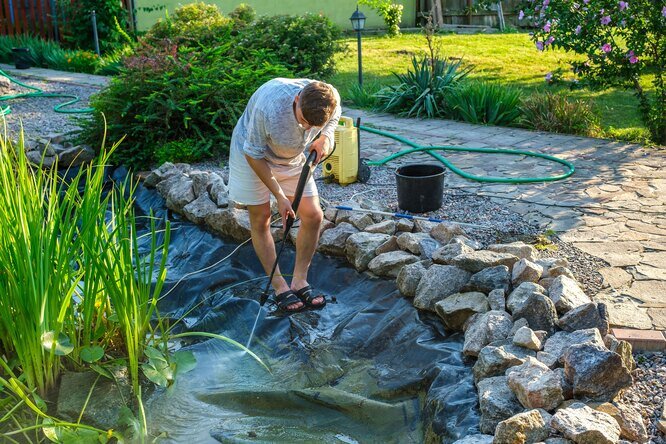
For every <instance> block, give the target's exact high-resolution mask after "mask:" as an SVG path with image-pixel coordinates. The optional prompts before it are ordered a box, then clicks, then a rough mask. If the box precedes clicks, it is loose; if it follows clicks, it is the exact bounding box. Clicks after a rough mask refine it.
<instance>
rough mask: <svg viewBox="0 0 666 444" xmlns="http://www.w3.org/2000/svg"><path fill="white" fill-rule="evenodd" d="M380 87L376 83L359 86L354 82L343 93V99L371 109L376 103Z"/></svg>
mask: <svg viewBox="0 0 666 444" xmlns="http://www.w3.org/2000/svg"><path fill="white" fill-rule="evenodd" d="M380 89H381V87H380V86H379V84H378V83H371V84H366V85H365V86H363V87H361V86H360V85H359V84H358V83H354V84H353V85H352V86H351V87H350V88H349V89H348V90H347V93H346V94H345V95H344V97H343V100H345V99H346V100H349V101H350V102H351V103H353V104H354V105H356V106H358V107H359V108H365V109H373V108H375V107H376V106H377V104H378V99H377V92H379V90H380Z"/></svg>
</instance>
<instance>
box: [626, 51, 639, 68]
mask: <svg viewBox="0 0 666 444" xmlns="http://www.w3.org/2000/svg"><path fill="white" fill-rule="evenodd" d="M627 57H628V58H629V63H631V64H632V65H635V64H636V63H638V57H636V54H634V51H629V53H628V54H627Z"/></svg>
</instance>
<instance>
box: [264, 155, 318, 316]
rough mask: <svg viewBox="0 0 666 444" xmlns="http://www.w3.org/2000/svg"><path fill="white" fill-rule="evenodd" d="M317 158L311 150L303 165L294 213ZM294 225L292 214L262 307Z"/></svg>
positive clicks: (294, 203) (293, 208)
mask: <svg viewBox="0 0 666 444" xmlns="http://www.w3.org/2000/svg"><path fill="white" fill-rule="evenodd" d="M316 158H317V152H316V151H315V150H311V151H310V154H309V155H308V159H307V160H306V161H305V165H303V169H302V170H301V175H300V177H299V178H298V185H297V186H296V192H295V194H294V201H293V202H292V203H291V208H292V210H294V214H296V213H297V212H298V206H299V205H300V203H301V197H303V189H304V188H305V184H306V183H307V182H308V179H309V178H310V175H311V174H312V172H313V171H314V169H315V167H316V166H317V164H316V163H315V159H316ZM293 225H294V218H293V217H291V216H289V217H287V223H286V224H285V229H284V234H283V235H282V244H281V245H280V250H278V253H277V256H276V257H275V262H274V263H273V269H272V270H271V274H270V276H269V278H268V282H266V288H265V289H264V292H263V293H262V294H261V299H260V301H259V303H260V304H261V306H262V307H263V306H264V304H265V303H266V301H267V300H268V296H269V295H270V290H271V282H273V276H274V275H275V270H276V269H277V266H278V261H279V260H280V255H281V254H282V250H283V249H284V245H285V244H286V243H287V236H288V235H289V230H291V227H292V226H293Z"/></svg>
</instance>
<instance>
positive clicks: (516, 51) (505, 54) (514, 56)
mask: <svg viewBox="0 0 666 444" xmlns="http://www.w3.org/2000/svg"><path fill="white" fill-rule="evenodd" d="M435 39H436V42H437V43H438V44H439V47H440V55H441V56H442V57H461V58H462V59H463V61H464V63H465V64H467V65H473V66H474V71H473V72H472V73H471V75H470V78H475V79H481V80H487V81H494V82H499V83H501V84H504V85H508V86H514V87H518V88H520V89H521V90H523V92H524V93H525V94H529V93H533V92H545V91H551V92H556V91H563V92H565V93H566V94H567V95H568V96H569V97H571V98H574V99H585V100H590V101H592V106H593V109H594V111H595V112H596V113H598V114H599V116H600V119H601V128H602V130H603V131H604V133H605V134H606V135H609V136H613V137H620V138H629V139H630V140H636V141H642V140H641V139H645V138H646V137H647V134H648V132H647V129H646V128H645V127H644V126H643V124H642V122H641V119H640V116H639V114H638V100H637V99H636V98H635V97H634V95H633V93H632V92H631V91H626V90H622V89H617V88H611V89H607V90H603V91H595V90H590V89H588V88H582V89H576V90H570V89H569V88H568V86H564V85H561V86H558V85H555V86H548V85H546V83H545V80H544V79H545V75H546V74H547V73H548V72H554V71H556V70H557V69H558V68H559V69H561V70H563V72H564V76H565V78H567V77H570V78H573V74H569V73H570V72H571V70H570V66H569V61H571V60H581V56H578V55H576V54H568V53H566V52H564V51H546V52H538V51H537V50H536V49H535V48H534V44H533V43H532V42H531V41H530V38H529V35H528V34H526V33H516V34H473V35H456V34H445V35H438V36H436V38H435ZM345 42H346V43H347V44H348V45H349V48H350V50H349V51H347V52H346V53H341V54H338V55H337V59H336V63H337V67H338V73H337V74H335V75H334V76H333V77H332V78H331V79H330V81H331V83H332V84H333V85H335V86H336V87H337V88H338V89H339V90H340V93H341V95H342V96H343V100H344V99H346V98H349V97H350V95H349V92H350V88H352V87H353V86H354V85H355V84H357V83H358V71H357V70H358V65H357V63H358V62H357V54H356V39H355V38H348V39H345ZM426 50H427V46H426V41H425V38H424V37H423V35H422V34H419V33H414V34H402V35H401V36H399V37H396V38H392V39H390V38H387V37H384V36H364V37H363V49H362V51H363V75H364V77H363V81H364V83H366V84H370V85H372V84H376V85H382V86H385V85H389V84H395V83H396V79H395V76H393V74H392V73H393V72H396V73H400V74H403V73H405V72H406V71H407V68H408V67H409V66H410V65H411V57H412V56H413V55H415V54H416V55H421V54H424V53H425V51H426ZM651 80H652V79H651V78H650V76H644V77H643V78H642V80H641V84H642V85H643V86H644V88H646V89H648V90H649V89H651V87H652V84H651Z"/></svg>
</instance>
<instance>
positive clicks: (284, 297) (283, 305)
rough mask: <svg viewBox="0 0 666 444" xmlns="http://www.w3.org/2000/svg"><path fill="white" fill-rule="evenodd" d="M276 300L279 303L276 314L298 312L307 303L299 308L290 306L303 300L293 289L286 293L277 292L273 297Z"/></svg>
mask: <svg viewBox="0 0 666 444" xmlns="http://www.w3.org/2000/svg"><path fill="white" fill-rule="evenodd" d="M273 299H274V300H275V305H277V310H276V312H277V313H275V314H278V315H279V314H285V315H290V314H292V313H298V312H299V311H301V310H303V309H304V308H305V303H303V305H301V306H300V307H298V308H289V306H290V305H293V304H298V303H299V302H302V301H301V300H300V299H299V298H298V297H297V296H296V295H295V294H294V292H293V291H291V290H287V291H285V292H284V293H280V294H276V295H275V297H274V298H273Z"/></svg>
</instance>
